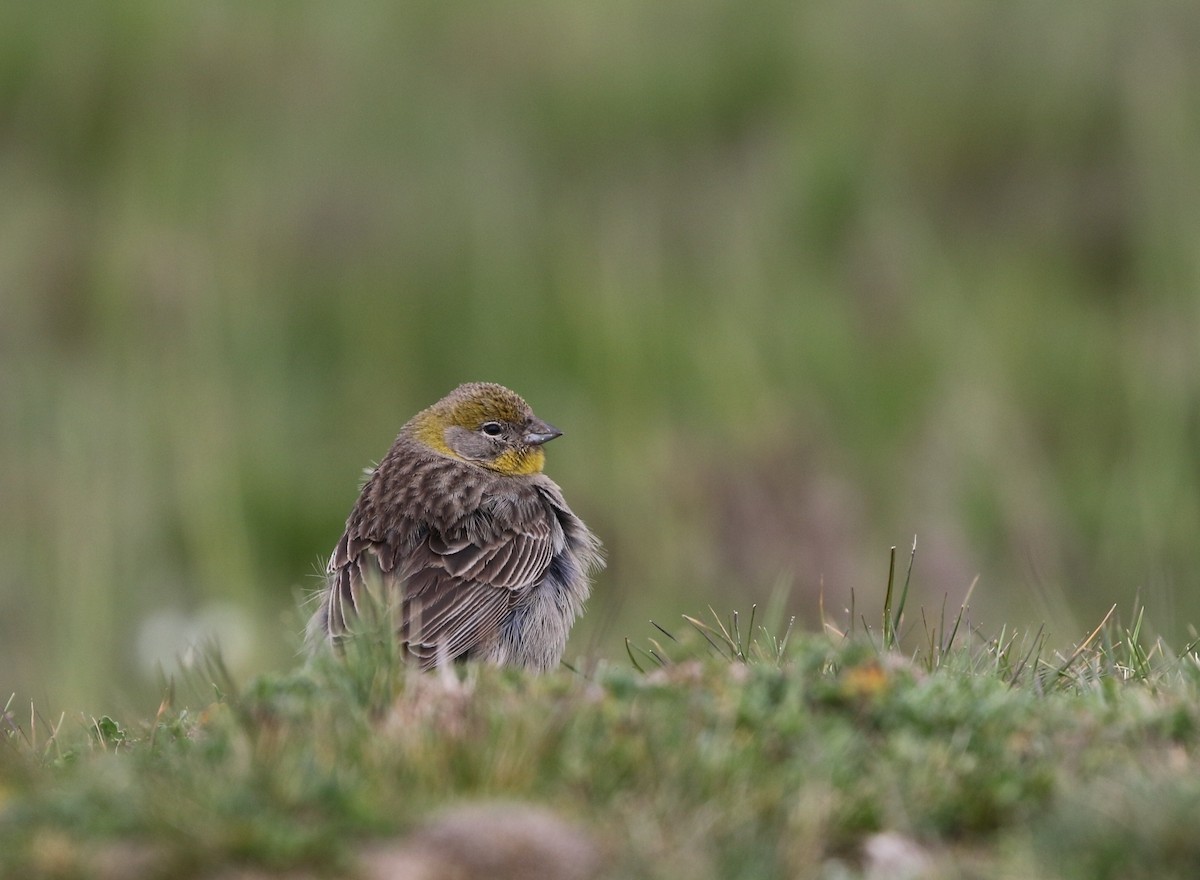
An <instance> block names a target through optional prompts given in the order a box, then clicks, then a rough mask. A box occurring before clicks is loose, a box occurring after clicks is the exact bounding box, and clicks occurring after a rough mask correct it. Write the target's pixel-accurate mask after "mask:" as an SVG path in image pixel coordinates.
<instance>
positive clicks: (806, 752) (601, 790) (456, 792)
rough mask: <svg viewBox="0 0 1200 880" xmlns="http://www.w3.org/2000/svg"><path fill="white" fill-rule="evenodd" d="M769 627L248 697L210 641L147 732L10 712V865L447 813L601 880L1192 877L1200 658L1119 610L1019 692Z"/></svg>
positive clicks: (1038, 664) (362, 644) (696, 628)
mask: <svg viewBox="0 0 1200 880" xmlns="http://www.w3.org/2000/svg"><path fill="white" fill-rule="evenodd" d="M756 616H757V612H756V611H752V613H751V614H750V615H749V616H748V617H746V618H745V619H739V616H737V615H732V616H730V617H729V618H727V619H724V620H722V619H718V618H716V617H715V616H714V617H713V618H712V619H711V620H708V621H701V620H698V619H695V618H687V619H685V621H684V623H683V624H682V625H681V626H679V627H677V628H676V627H672V628H667V627H656V630H657V633H656V635H655V636H654V637H653V638H652V639H650V640H649V643H650V644H652V645H653V647H650V648H647V649H645V651H644V653H640V654H639V653H637V652H638V651H639V650H641V649H640V648H635V647H633V646H631V650H633V651H634V652H635V656H638V657H640V658H642V659H645V658H653V663H652V667H653V668H652V669H651V671H647V672H639V671H637V670H636V669H634V668H629V667H625V668H622V667H610V666H606V665H601V666H600V667H598V668H596V669H594V670H591V671H590V672H588V673H587V674H581V673H578V672H575V673H572V672H569V671H567V670H563V671H561V672H560V673H556V674H552V675H548V676H544V677H540V678H535V677H529V676H525V675H522V674H519V673H515V672H513V671H509V670H498V669H494V668H490V667H476V666H468V667H464V668H460V669H456V670H447V671H444V672H435V673H429V674H422V673H418V672H416V671H414V670H413V669H411V668H410V667H402V666H398V665H397V664H396V663H395V659H396V658H395V657H394V656H388V655H389V652H390V653H391V654H394V650H393V649H390V648H388V647H387V646H386V641H385V640H380V639H378V638H374V637H372V636H371V635H369V634H368V635H364V636H361V637H358V638H356V639H354V640H352V641H351V642H349V643H348V644H347V646H346V650H345V651H344V652H343V654H342V655H341V656H334V655H333V654H332V653H327V654H323V655H320V656H317V657H315V658H314V659H313V660H312V661H311V662H310V663H309V664H308V665H307V666H305V667H304V668H300V669H297V670H295V671H293V672H291V673H288V674H284V675H272V676H261V677H258V678H256V679H253V680H252V681H250V682H249V683H248V684H246V685H245V686H239V685H238V684H237V683H236V682H235V681H234V680H233V679H232V678H230V677H229V675H228V673H227V672H226V671H225V670H224V667H223V664H222V662H221V660H220V655H219V653H217V652H216V651H215V650H212V649H210V651H209V652H208V653H207V655H206V661H207V662H206V663H205V664H203V665H202V666H200V667H197V671H196V672H195V673H194V674H193V677H194V680H193V681H192V682H190V683H189V684H190V685H192V686H193V687H196V690H197V692H203V691H206V690H207V691H208V692H209V693H216V694H218V695H219V697H218V699H217V700H216V701H215V702H211V703H209V704H208V705H205V706H203V708H201V709H199V710H198V711H197V710H194V709H191V708H185V707H183V706H179V705H174V704H173V701H174V700H176V699H177V697H176V695H175V694H174V693H173V692H168V694H167V698H166V699H165V700H164V704H163V706H162V708H161V709H160V711H159V712H158V715H157V717H156V718H155V719H154V720H153V721H151V722H145V723H137V724H131V725H129V724H127V725H122V724H119V723H118V722H116V721H114V720H113V719H111V718H108V717H103V718H100V719H98V720H95V721H93V722H90V723H89V724H88V725H86V729H87V730H88V731H90V735H88V734H87V733H85V732H84V731H83V730H76V731H74V732H70V731H64V729H63V727H62V725H60V727H59V729H57V730H56V731H55V733H54V737H55V739H57V740H59V743H58V746H57V748H55V749H50V748H47V747H46V744H45V743H44V742H39V741H37V740H36V738H35V737H34V736H33V735H32V731H31V730H29V729H28V727H27V726H26V725H22V724H18V723H16V720H15V718H14V717H13V716H12V715H11V714H10V715H8V716H6V726H5V730H4V733H3V739H2V740H0V873H4V874H5V876H8V875H10V874H11V875H12V876H22V877H30V878H41V877H68V876H87V877H93V876H94V877H110V876H111V877H116V876H126V873H123V872H128V871H130V870H132V869H133V868H134V867H136V868H137V870H138V872H139V873H140V876H147V877H156V876H161V877H168V876H170V877H184V876H207V875H210V874H211V873H213V872H214V871H219V870H221V869H225V868H230V867H233V866H259V867H261V868H265V869H267V870H286V871H294V870H303V871H308V872H317V873H325V872H332V873H338V872H345V871H348V870H353V869H354V866H355V865H356V864H358V862H359V860H360V859H361V858H362V857H363V853H364V852H366V851H368V850H369V849H370V847H371V846H372V845H373V843H374V842H378V841H386V840H391V839H394V838H397V837H400V838H403V837H404V836H405V835H407V834H409V833H410V832H412V830H413V829H414V828H416V827H417V826H419V825H420V824H421V823H423V822H424V821H425V820H427V819H428V817H429V816H430V815H432V814H434V813H436V812H437V811H439V810H440V809H443V808H444V807H445V806H446V805H450V804H454V803H459V802H527V803H536V804H542V805H545V806H547V807H549V808H550V809H552V810H553V811H555V812H556V813H558V814H560V815H562V816H566V817H569V818H570V819H571V820H572V821H574V822H577V823H579V824H580V825H581V827H583V828H585V829H586V830H587V833H588V834H590V835H592V836H593V837H594V838H595V839H597V840H598V841H600V843H601V845H602V849H603V851H604V852H605V853H606V855H605V865H606V867H605V869H604V872H603V876H606V877H607V876H611V877H660V878H674V877H689V878H691V877H702V878H703V877H711V878H718V877H720V878H747V880H749V878H770V877H792V876H797V875H813V876H835V875H836V876H859V872H861V871H870V870H880V867H879V865H878V864H876V862H875V861H873V860H874V859H877V858H879V857H878V856H876V855H872V853H873V852H874V849H873V848H872V841H875V840H881V839H884V838H883V837H881V835H896V836H899V838H900V839H902V840H905V841H907V843H908V846H910V847H911V848H913V849H914V850H915V851H916V852H917V853H918V854H919V858H920V859H921V860H922V864H924V865H925V867H926V868H927V869H928V870H930V871H933V872H934V876H947V877H949V876H961V875H962V872H963V871H964V870H968V868H969V871H970V873H971V876H977V877H1007V876H1014V874H1015V873H1020V872H1021V871H1032V872H1033V873H1034V874H1035V875H1037V876H1080V877H1118V876H1146V877H1150V876H1164V877H1183V876H1187V875H1188V873H1187V872H1188V866H1190V865H1194V864H1195V863H1196V860H1197V859H1200V849H1198V848H1197V844H1196V840H1195V836H1194V834H1193V833H1192V830H1193V828H1194V816H1195V807H1196V803H1197V800H1196V798H1197V791H1196V787H1195V785H1194V784H1193V781H1192V780H1194V778H1195V776H1196V770H1197V769H1200V768H1197V766H1196V755H1197V747H1198V746H1200V733H1198V731H1200V709H1198V708H1197V706H1200V701H1198V699H1197V698H1198V697H1200V691H1198V689H1200V657H1197V655H1196V654H1195V653H1194V652H1191V651H1188V652H1184V653H1181V654H1173V653H1172V652H1170V651H1168V650H1167V649H1166V648H1165V647H1164V646H1163V645H1161V643H1158V644H1155V645H1152V646H1146V645H1136V644H1134V643H1132V642H1130V641H1129V638H1130V636H1129V633H1128V632H1127V631H1124V630H1122V629H1121V628H1120V627H1119V626H1118V625H1117V624H1116V623H1114V622H1113V621H1112V619H1111V618H1110V619H1108V620H1106V621H1105V623H1104V624H1102V626H1101V627H1099V628H1098V629H1097V632H1095V633H1093V634H1092V635H1091V636H1089V637H1088V638H1086V639H1085V640H1084V641H1083V642H1081V643H1080V645H1078V646H1076V647H1075V648H1073V649H1071V650H1070V651H1069V652H1065V653H1064V654H1062V655H1057V654H1054V655H1053V656H1043V657H1040V658H1039V659H1038V660H1036V661H1034V660H1030V661H1028V666H1029V669H1028V671H1027V673H1024V674H1014V673H1013V670H1012V668H1011V667H1010V666H1009V665H1007V664H1003V663H997V662H996V656H997V654H998V653H1003V652H1004V651H1005V650H1007V648H1006V646H1008V645H1010V644H1011V642H1012V639H1011V638H1009V639H994V640H983V639H980V638H978V637H977V636H974V635H970V634H966V633H964V634H963V635H962V636H961V639H960V640H959V641H957V642H956V641H955V640H954V639H949V638H948V633H945V632H943V633H938V634H935V636H934V638H933V639H929V638H922V639H920V640H919V641H921V642H922V643H923V644H929V643H931V642H932V643H934V644H939V645H941V647H940V648H939V649H938V651H937V656H936V658H935V659H934V660H933V662H931V661H930V658H929V657H927V656H925V655H924V654H923V651H924V649H923V648H922V649H919V650H918V651H917V652H916V653H915V654H913V655H909V656H906V655H903V654H900V653H898V651H897V650H896V649H895V648H884V647H882V646H881V644H880V643H879V641H878V640H875V639H873V638H872V637H871V633H870V632H859V633H857V634H855V635H847V636H837V635H833V634H830V635H811V634H797V633H792V634H790V635H789V636H788V637H787V638H786V639H785V638H784V637H783V636H782V635H781V633H783V632H786V631H787V629H788V624H787V623H786V622H785V621H784V619H783V618H782V617H781V616H779V615H778V614H777V613H775V612H767V613H765V614H763V615H762V617H761V618H759V619H758V620H756V619H755V618H756ZM896 622H902V621H896ZM887 625H889V624H885V627H886V626H887ZM1045 653H1047V654H1050V653H1051V652H1045ZM1129 656H1138V657H1145V658H1147V662H1146V664H1145V665H1142V666H1140V667H1137V668H1134V667H1131V666H1129V665H1128V664H1127V663H1126V660H1125V658H1127V657H1129ZM200 669H203V670H204V671H203V672H201V671H199V670H200ZM64 740H66V741H65V742H64ZM839 872H841V873H839Z"/></svg>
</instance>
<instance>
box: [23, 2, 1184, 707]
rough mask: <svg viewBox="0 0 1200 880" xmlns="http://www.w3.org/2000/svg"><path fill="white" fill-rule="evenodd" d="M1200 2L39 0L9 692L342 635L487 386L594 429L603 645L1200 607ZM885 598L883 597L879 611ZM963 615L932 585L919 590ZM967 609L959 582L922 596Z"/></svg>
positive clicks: (63, 689) (107, 689)
mask: <svg viewBox="0 0 1200 880" xmlns="http://www.w3.org/2000/svg"><path fill="white" fill-rule="evenodd" d="M1198 44H1200V7H1195V6H1185V5H1176V6H1165V5H1164V6H1154V5H1139V6H1136V7H1134V6H1130V5H1128V4H1121V3H1093V4H1072V5H1064V6H1045V5H1043V4H1032V3H1014V4H960V3H949V2H942V3H921V4H916V3H914V4H882V3H880V4H854V3H851V4H804V5H799V4H778V5H776V4H766V5H763V6H759V7H755V9H754V10H753V12H750V11H749V10H748V9H747V8H746V7H745V5H744V4H740V3H733V2H723V0H699V2H697V0H687V2H683V0H664V2H656V3H622V4H616V5H612V4H587V3H581V2H562V0H541V2H531V3H524V4H475V3H464V4H450V3H442V2H425V0H422V2H409V3H385V2H356V3H345V4H326V3H306V2H299V3H296V2H292V3H259V4H243V3H233V2H221V0H218V2H212V0H209V2H203V3H200V2H184V3H170V4H164V3H156V2H151V0H106V2H78V3H71V4H66V3H57V2H49V3H40V4H35V3H23V2H10V3H5V4H3V5H2V6H0V420H2V422H0V499H2V503H0V703H2V701H3V700H4V699H5V698H7V695H8V694H9V693H12V692H16V693H17V695H18V699H17V705H21V704H22V703H24V704H25V705H26V706H27V705H28V700H29V699H33V700H34V701H35V702H36V703H37V704H38V705H39V706H40V707H41V708H43V709H45V710H46V711H48V712H51V713H56V712H57V711H59V710H68V711H70V712H78V711H81V710H82V711H91V712H99V711H108V710H109V709H111V708H114V706H113V703H114V702H116V703H120V704H125V705H133V706H137V707H139V708H141V709H144V710H152V708H153V706H155V705H157V691H156V685H155V671H154V670H155V666H156V664H158V663H161V664H163V665H164V666H166V667H168V668H169V667H170V666H171V665H172V664H173V663H174V662H175V658H176V656H177V655H181V654H183V655H186V652H187V648H188V645H189V644H191V643H192V642H194V641H195V640H197V639H199V638H202V637H203V636H204V635H205V634H209V633H212V634H216V635H217V636H218V637H219V638H220V640H221V642H222V643H223V644H224V646H225V651H226V656H227V658H228V659H229V661H230V663H231V664H232V665H233V666H234V668H235V671H236V672H238V673H241V674H249V673H250V672H253V671H256V670H261V669H268V668H279V667H284V666H287V665H288V664H291V663H293V662H294V657H295V652H296V650H297V648H298V639H297V633H298V632H299V630H300V627H301V615H300V614H298V613H297V612H296V611H295V605H296V600H297V597H299V596H301V595H303V594H305V593H307V592H309V591H311V590H313V589H315V588H316V587H317V586H319V584H320V579H319V572H320V571H321V569H322V568H323V564H324V559H325V557H326V555H327V554H328V553H329V551H330V550H331V549H332V547H333V544H334V542H335V540H336V539H337V537H338V535H339V534H340V530H341V527H342V523H343V521H344V518H345V515H346V513H347V512H348V510H349V508H350V505H351V504H352V503H353V501H354V498H355V495H356V491H357V488H356V487H357V481H358V480H359V478H360V472H361V469H362V468H363V467H365V466H367V465H369V464H370V463H371V462H373V461H375V460H377V459H378V458H379V457H380V456H381V455H382V454H383V452H384V451H385V450H386V449H387V447H388V445H389V444H390V442H391V439H392V437H393V436H394V434H395V432H396V431H397V430H398V429H399V427H400V425H401V424H402V423H403V422H404V421H405V420H406V419H407V418H408V417H409V416H410V415H411V414H412V413H414V412H415V411H417V410H418V409H420V408H422V407H424V406H426V405H428V404H429V403H431V402H433V401H434V400H436V399H437V398H439V397H440V396H442V395H443V394H444V393H446V392H447V391H449V390H450V389H451V388H452V387H454V386H455V385H456V384H458V383H459V382H462V381H466V380H477V379H486V380H491V381H498V382H502V383H505V384H508V385H510V386H512V387H513V388H515V389H516V390H518V391H519V392H520V393H522V394H523V395H524V396H525V397H526V398H527V399H528V400H529V401H530V402H531V403H532V404H533V406H534V407H535V409H536V410H537V411H538V413H539V414H541V415H542V416H543V417H544V418H546V419H548V420H549V421H551V422H553V423H554V424H556V425H558V426H559V427H561V428H563V429H564V430H565V432H566V435H565V436H564V437H563V439H561V440H559V441H557V442H555V443H554V444H553V445H552V446H551V447H550V448H549V464H548V472H549V473H550V474H551V476H553V477H554V478H555V479H556V480H557V481H558V482H559V483H560V484H562V486H563V487H564V490H565V492H566V495H567V497H568V499H569V500H570V501H571V503H572V506H573V507H574V508H575V509H576V511H577V512H579V513H580V514H581V515H582V516H583V517H584V518H585V519H586V520H587V521H588V523H589V524H590V525H592V526H593V528H594V529H595V530H596V531H597V532H598V533H599V534H600V535H601V536H602V537H603V538H604V539H605V541H606V544H607V546H608V550H609V555H610V567H609V569H608V571H607V572H606V573H605V574H603V575H602V576H601V578H600V580H599V582H598V584H597V587H596V591H595V595H594V600H593V602H592V605H591V608H590V612H589V614H588V616H587V617H586V618H585V620H584V622H583V624H581V626H580V627H579V628H578V629H577V631H576V634H575V636H574V637H573V640H572V644H571V646H570V648H569V649H568V656H569V657H579V656H583V655H593V656H601V657H610V658H613V659H616V660H618V661H620V662H623V660H622V658H623V655H624V648H623V644H622V639H623V637H624V636H626V635H630V636H633V637H637V638H643V637H644V636H645V635H646V634H647V633H648V632H649V631H650V629H649V626H648V624H647V623H646V619H647V618H650V617H653V618H655V619H656V620H659V621H664V622H669V621H676V620H678V615H679V614H680V613H683V612H687V613H691V614H700V613H702V612H703V611H704V608H705V606H706V605H707V604H708V603H710V602H711V603H712V604H713V605H714V607H716V608H717V609H718V610H720V611H727V610H729V609H731V608H734V607H740V608H742V609H746V608H748V605H749V603H750V602H752V601H763V600H765V599H766V598H768V597H769V596H770V595H771V594H772V592H773V591H775V590H776V589H778V588H780V587H788V588H790V594H789V599H788V605H789V607H790V608H791V609H792V610H794V611H795V612H796V613H798V614H799V615H800V618H799V623H800V625H803V626H805V627H808V628H814V627H817V626H819V618H818V616H817V602H818V596H819V594H820V593H821V591H822V590H823V591H824V596H825V606H826V608H827V609H828V610H829V611H830V613H831V614H832V615H833V616H835V617H836V616H838V615H840V614H841V612H842V609H844V608H845V607H846V606H847V605H848V603H849V596H850V591H851V590H853V591H854V592H855V595H856V597H857V599H858V608H859V611H860V612H867V613H869V614H870V615H871V616H872V617H874V616H875V615H876V614H877V613H878V609H879V607H880V605H881V596H882V591H883V585H884V581H885V579H886V574H887V552H888V547H889V546H890V545H893V544H898V545H900V546H901V548H902V552H904V553H905V554H906V553H907V551H906V549H904V548H906V546H907V545H908V544H909V542H910V541H911V540H912V536H913V535H914V534H915V535H917V536H918V540H919V548H918V553H917V561H916V567H915V569H914V574H913V589H914V598H913V599H912V600H910V602H911V603H912V604H910V607H913V606H914V605H915V604H923V605H925V606H927V608H929V609H930V611H931V613H936V611H937V609H939V608H940V606H941V603H942V601H943V599H944V598H946V597H948V600H949V602H950V603H951V607H952V608H953V607H955V606H956V604H957V603H958V602H960V601H961V600H962V598H963V596H964V595H965V594H966V592H967V589H968V587H969V585H970V584H971V581H972V580H973V579H974V578H975V577H976V575H978V576H979V578H980V580H979V586H978V587H977V588H976V590H975V592H974V594H973V596H972V600H971V608H972V619H973V622H974V623H975V624H976V625H978V626H979V627H980V628H981V630H982V631H984V632H986V633H987V634H989V635H991V634H994V633H995V632H996V631H997V630H998V629H999V628H1000V627H1001V626H1002V625H1009V626H1018V627H1022V628H1024V627H1028V628H1033V627H1036V626H1037V625H1039V624H1041V623H1043V622H1045V623H1046V624H1047V626H1048V627H1049V630H1050V634H1051V642H1052V643H1053V644H1059V645H1062V644H1066V643H1069V642H1070V641H1071V640H1072V639H1074V638H1077V637H1078V636H1080V635H1082V634H1083V632H1084V631H1085V629H1088V628H1090V626H1091V625H1094V624H1095V623H1096V622H1098V621H1099V619H1100V617H1101V616H1102V615H1103V613H1104V611H1105V610H1107V608H1108V607H1109V606H1110V605H1111V604H1113V603H1120V604H1121V607H1122V610H1123V613H1125V614H1126V615H1127V616H1128V615H1129V614H1130V612H1131V610H1132V608H1133V606H1134V603H1135V602H1136V601H1137V600H1138V597H1140V598H1141V600H1142V601H1144V602H1145V603H1146V605H1147V606H1148V608H1149V617H1150V620H1151V621H1152V622H1153V623H1154V624H1155V625H1156V626H1157V627H1158V629H1159V630H1160V631H1162V632H1163V633H1164V634H1165V635H1167V636H1168V637H1171V638H1174V639H1176V640H1181V639H1182V638H1184V637H1185V636H1186V634H1187V631H1188V630H1187V626H1188V624H1190V623H1193V622H1200V590H1197V585H1198V580H1200V575H1198V572H1200V363H1198V362H1200V355H1198V352H1200V100H1198V99H1197V95H1200V55H1198V54H1197V53H1196V51H1195V47H1196V45H1198ZM843 619H844V618H843ZM915 620H917V617H916V616H911V617H910V622H912V621H915ZM918 626H919V624H918Z"/></svg>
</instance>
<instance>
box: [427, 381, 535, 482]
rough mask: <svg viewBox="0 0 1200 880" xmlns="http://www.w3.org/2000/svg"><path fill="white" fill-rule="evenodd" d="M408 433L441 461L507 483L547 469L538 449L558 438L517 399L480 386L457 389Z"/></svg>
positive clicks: (501, 389) (500, 390)
mask: <svg viewBox="0 0 1200 880" xmlns="http://www.w3.org/2000/svg"><path fill="white" fill-rule="evenodd" d="M410 428H411V430H412V432H413V434H414V435H415V436H416V438H417V439H418V440H420V441H421V442H422V443H424V444H425V445H426V446H428V447H429V448H431V449H433V450H435V451H437V452H439V453H441V454H442V455H446V456H450V457H451V458H457V459H459V460H460V461H464V462H470V463H471V464H477V465H479V466H481V467H486V468H488V469H489V470H493V471H495V472H497V473H500V474H504V475H505V476H511V477H516V476H529V475H530V474H537V473H541V471H542V468H543V467H544V465H545V463H546V453H545V452H543V451H542V448H541V444H542V443H544V442H546V440H547V439H551V438H552V437H553V436H557V433H558V432H557V431H555V430H554V429H552V428H550V426H548V425H547V424H546V423H545V422H543V421H541V420H540V419H538V418H537V417H536V416H535V415H534V414H533V410H531V409H530V408H529V405H528V404H527V403H525V401H524V400H522V399H521V398H520V397H519V396H518V395H517V394H515V393H513V392H512V391H509V390H508V389H507V388H504V387H503V386H501V385H491V384H484V383H476V384H472V385H462V386H460V387H459V388H456V389H455V390H454V391H453V392H451V393H450V394H449V395H447V396H446V397H445V398H443V399H442V400H440V401H438V402H437V403H435V404H434V405H433V406H431V407H430V408H429V409H427V410H424V411H423V412H421V413H418V414H417V415H416V416H415V417H414V418H413V420H412V422H410ZM548 432H552V433H548ZM531 438H532V439H531Z"/></svg>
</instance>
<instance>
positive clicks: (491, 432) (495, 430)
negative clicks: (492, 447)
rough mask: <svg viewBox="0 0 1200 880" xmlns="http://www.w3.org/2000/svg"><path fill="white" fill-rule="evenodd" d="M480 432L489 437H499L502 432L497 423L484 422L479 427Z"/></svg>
mask: <svg viewBox="0 0 1200 880" xmlns="http://www.w3.org/2000/svg"><path fill="white" fill-rule="evenodd" d="M480 430H481V431H483V433H485V434H487V435H488V436H489V437H499V436H500V432H501V431H502V430H503V428H501V427H500V423H499V422H484V423H483V424H482V425H481V426H480Z"/></svg>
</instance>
